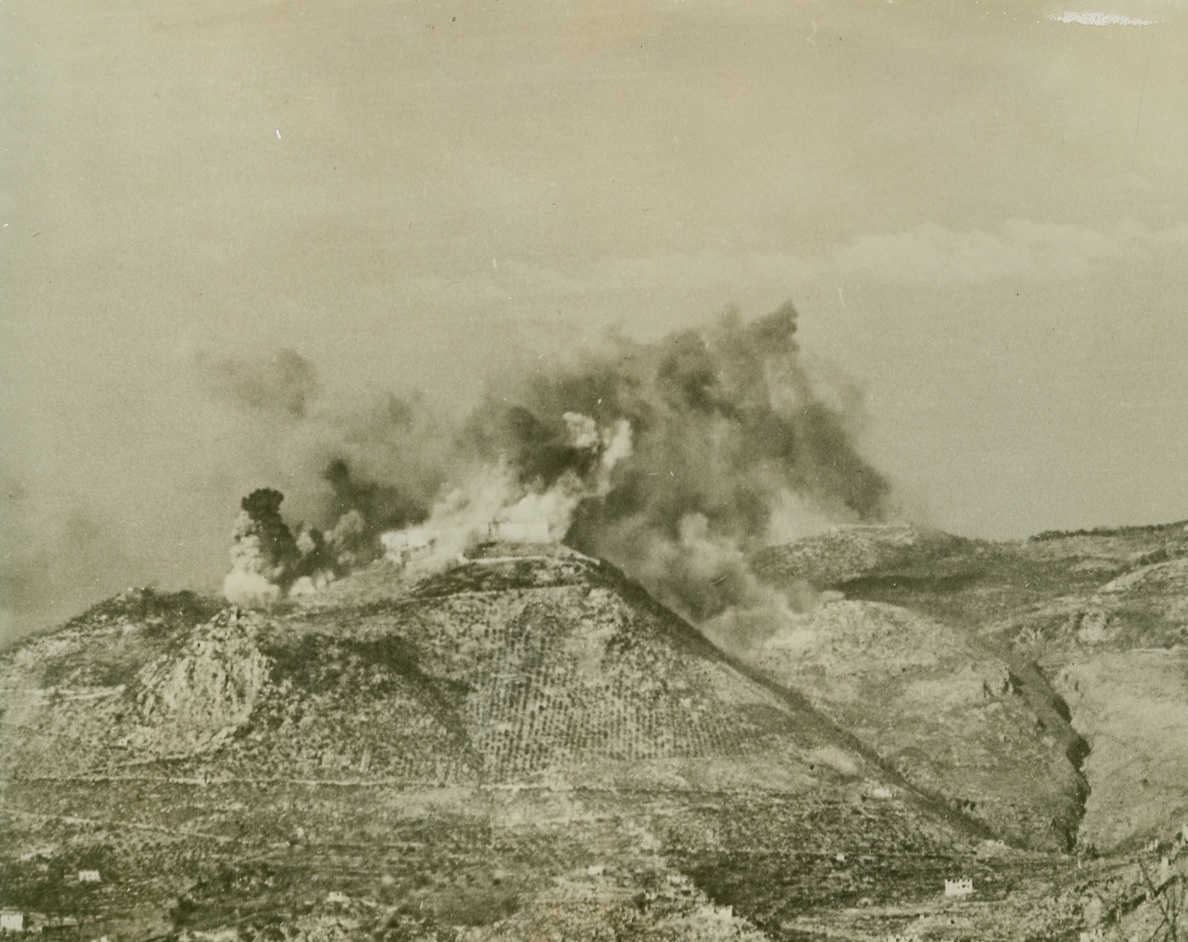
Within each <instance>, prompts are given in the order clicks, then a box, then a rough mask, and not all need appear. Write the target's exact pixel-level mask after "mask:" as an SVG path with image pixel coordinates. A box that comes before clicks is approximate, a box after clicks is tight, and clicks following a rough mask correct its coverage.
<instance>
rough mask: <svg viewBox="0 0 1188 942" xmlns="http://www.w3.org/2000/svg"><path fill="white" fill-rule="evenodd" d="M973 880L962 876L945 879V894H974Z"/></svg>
mask: <svg viewBox="0 0 1188 942" xmlns="http://www.w3.org/2000/svg"><path fill="white" fill-rule="evenodd" d="M973 891H974V885H973V880H972V879H970V878H969V877H962V878H961V879H960V880H946V881H945V896H970V895H972V894H973Z"/></svg>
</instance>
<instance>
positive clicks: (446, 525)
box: [380, 412, 631, 570]
mask: <svg viewBox="0 0 1188 942" xmlns="http://www.w3.org/2000/svg"><path fill="white" fill-rule="evenodd" d="M563 418H564V420H565V424H566V428H567V430H568V434H569V444H570V445H571V446H572V447H573V448H575V449H578V450H581V451H585V452H588V453H589V454H590V456H591V457H593V458H595V459H596V460H595V461H593V462H591V464H590V470H588V471H587V472H586V473H585V474H581V473H579V472H577V471H576V470H568V471H566V472H565V473H564V474H562V475H561V476H560V477H559V478H557V480H556V481H555V482H553V484H552V485H551V486H549V487H546V488H543V489H540V490H535V489H532V488H531V487H529V486H527V485H525V484H524V483H522V482H521V480H520V479H519V477H518V476H517V474H516V472H515V469H514V468H512V467H511V465H510V464H508V462H507V461H500V462H499V463H498V464H496V465H495V466H490V465H480V466H477V467H476V468H474V469H473V470H472V471H471V473H470V474H468V475H467V476H466V478H465V480H464V481H463V482H462V483H461V484H459V485H457V486H455V487H453V488H451V489H450V490H449V492H448V493H446V494H445V496H444V497H442V498H441V499H440V500H439V501H438V502H437V503H436V504H434V506H433V509H432V510H431V512H430V514H429V519H428V520H426V521H425V522H424V523H422V524H420V525H418V526H415V527H408V528H406V529H403V530H394V531H389V532H387V533H384V534H383V535H382V536H381V537H380V539H381V541H382V542H383V545H384V547H385V551H386V556H387V558H388V559H389V560H392V561H395V562H399V563H401V564H403V565H406V566H411V567H413V568H415V569H418V570H419V569H424V570H433V569H438V568H441V567H442V566H445V565H448V564H450V563H451V562H453V561H455V560H457V559H458V558H459V557H461V556H463V555H464V554H465V552H466V551H467V550H468V549H469V548H471V547H472V546H474V545H475V544H476V543H480V542H483V541H484V540H489V539H500V538H503V539H515V540H523V541H534V540H541V539H544V540H547V541H549V542H560V541H561V540H563V539H564V538H565V535H566V534H567V533H568V532H569V528H570V526H571V525H572V523H573V516H574V513H575V512H576V511H577V508H578V505H579V504H581V502H582V501H583V500H586V499H588V498H592V497H603V496H605V495H606V494H607V493H608V492H609V490H610V487H611V476H612V473H613V471H614V469H615V467H616V466H617V465H618V464H619V463H620V462H621V461H623V460H624V459H626V458H628V457H630V455H631V423H630V422H628V421H626V420H625V419H621V420H619V421H617V422H616V423H614V425H612V426H609V427H604V428H600V427H599V426H598V423H597V422H596V421H595V420H594V419H592V418H591V417H590V416H588V415H582V414H581V413H577V412H566V413H565V414H564V415H563Z"/></svg>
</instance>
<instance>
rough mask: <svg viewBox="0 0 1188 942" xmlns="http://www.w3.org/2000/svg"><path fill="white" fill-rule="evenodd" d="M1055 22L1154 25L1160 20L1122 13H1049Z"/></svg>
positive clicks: (1100, 24)
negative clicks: (1144, 18) (1139, 17)
mask: <svg viewBox="0 0 1188 942" xmlns="http://www.w3.org/2000/svg"><path fill="white" fill-rule="evenodd" d="M1046 18H1047V19H1049V20H1051V21H1052V22H1054V23H1069V24H1075V25H1077V26H1154V25H1155V24H1156V23H1158V22H1159V21H1158V20H1141V19H1138V18H1137V17H1133V16H1126V15H1125V14H1122V13H1096V12H1090V11H1084V12H1076V11H1073V10H1065V11H1064V12H1063V13H1049V14H1048V15H1047V17H1046Z"/></svg>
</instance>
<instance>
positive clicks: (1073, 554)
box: [756, 523, 1188, 853]
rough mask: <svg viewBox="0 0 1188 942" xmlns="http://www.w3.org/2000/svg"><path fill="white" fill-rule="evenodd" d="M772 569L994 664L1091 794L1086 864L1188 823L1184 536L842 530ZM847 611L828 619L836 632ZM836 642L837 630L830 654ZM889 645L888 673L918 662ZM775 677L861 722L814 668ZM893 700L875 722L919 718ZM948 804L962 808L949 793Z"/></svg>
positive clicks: (875, 651)
mask: <svg viewBox="0 0 1188 942" xmlns="http://www.w3.org/2000/svg"><path fill="white" fill-rule="evenodd" d="M756 565H757V568H759V569H760V570H761V571H763V572H764V573H765V575H766V576H767V578H769V579H771V580H773V581H776V582H777V583H778V582H780V581H781V580H783V581H784V582H787V581H789V580H792V579H795V578H801V579H803V580H804V581H805V582H808V583H810V584H811V585H813V586H815V587H816V588H817V589H818V590H820V591H823V592H826V593H829V597H830V598H840V597H844V598H845V599H846V600H847V602H846V603H845V604H846V605H848V606H861V607H862V609H863V612H864V616H863V617H865V618H876V619H877V618H887V617H890V615H891V612H892V611H894V612H896V615H895V619H897V620H898V623H899V624H900V626H901V627H902V625H904V624H907V623H909V622H910V623H911V624H913V625H914V626H915V627H916V630H917V631H919V630H920V626H921V625H922V624H924V622H922V621H920V619H927V623H928V624H930V625H931V626H932V628H931V633H932V635H933V636H934V637H931V638H928V639H925V638H923V637H921V638H919V639H918V640H919V643H920V644H921V645H922V646H923V649H924V650H927V651H929V652H936V653H939V652H940V651H942V650H943V646H942V645H941V644H940V643H939V642H938V640H937V638H936V637H935V636H936V635H937V634H938V633H939V634H943V635H945V636H946V637H948V638H950V639H956V640H955V643H958V644H960V645H963V646H965V647H967V648H968V649H969V650H971V651H979V652H981V653H980V655H978V656H980V657H981V659H982V662H983V663H985V664H986V665H987V666H988V667H989V666H990V665H993V664H994V660H995V658H997V659H998V661H999V662H1000V663H1001V664H1005V665H1006V666H1007V667H1008V669H1009V671H1010V673H1011V674H1012V675H1013V676H1014V677H1016V678H1018V682H1019V691H1020V693H1021V694H1022V696H1023V699H1026V700H1027V702H1028V705H1029V706H1030V708H1031V710H1032V712H1033V713H1034V714H1035V719H1036V722H1037V724H1042V726H1043V729H1042V730H1041V731H1040V733H1041V741H1045V742H1048V743H1049V744H1050V746H1051V747H1054V748H1057V749H1060V750H1062V751H1064V752H1065V753H1066V754H1067V756H1068V758H1069V759H1070V760H1072V761H1073V764H1074V765H1078V766H1079V767H1080V771H1081V773H1082V774H1083V775H1084V776H1085V778H1086V781H1087V785H1088V794H1087V796H1086V798H1085V807H1084V815H1083V818H1082V820H1081V821H1080V822H1079V824H1078V825H1077V827H1076V829H1075V831H1076V838H1077V841H1078V845H1079V846H1080V848H1081V849H1083V850H1087V851H1097V852H1103V853H1104V852H1112V851H1125V850H1127V849H1134V848H1136V847H1140V846H1144V845H1146V844H1148V843H1149V842H1151V841H1152V840H1155V839H1157V838H1158V837H1159V835H1161V834H1163V833H1165V832H1166V831H1167V829H1168V828H1169V827H1174V826H1175V825H1176V823H1177V822H1180V821H1183V820H1186V819H1188V787H1186V786H1185V782H1188V748H1185V746H1184V744H1185V743H1188V603H1186V601H1185V600H1186V599H1188V528H1186V526H1185V524H1184V523H1172V524H1165V525H1158V526H1147V527H1121V528H1112V529H1107V528H1102V529H1099V530H1093V531H1078V532H1069V533H1064V532H1049V533H1043V534H1040V535H1038V536H1036V537H1033V538H1032V539H1029V540H1025V541H1019V542H1006V543H990V542H985V541H974V540H963V539H958V538H955V537H946V536H944V535H941V534H935V533H928V532H927V531H913V530H912V529H911V528H894V527H891V528H856V529H855V530H847V529H845V528H842V529H838V530H836V531H833V532H832V533H828V534H825V535H823V536H820V537H816V538H814V539H813V540H811V541H806V542H805V543H801V544H794V545H793V546H791V547H774V548H771V549H768V550H765V551H763V552H762V553H761V554H759V556H758V557H757V562H756ZM889 606H893V607H894V608H893V609H892V608H889ZM831 608H832V606H825V607H824V608H823V609H821V610H820V614H819V615H815V616H814V618H815V619H816V620H817V621H824V622H828V621H830V620H836V619H833V616H832V615H831V614H830V609H831ZM835 633H836V629H827V630H825V631H824V632H823V633H822V634H820V635H819V636H818V638H817V641H818V643H823V640H824V638H825V636H826V635H828V636H830V637H832V636H833V634H835ZM880 638H882V639H883V640H882V641H880V642H878V643H877V644H876V645H875V646H874V647H872V648H868V649H867V657H868V659H869V660H870V661H871V662H872V663H875V662H877V661H878V659H879V658H880V657H887V658H890V659H891V660H890V661H889V662H888V663H895V662H896V661H895V659H896V658H900V657H901V654H902V652H904V651H906V652H910V651H911V649H912V648H913V646H914V643H913V642H908V641H907V636H906V635H904V634H903V633H902V631H901V630H897V631H888V632H885V633H883V634H882V635H880ZM843 643H844V642H843ZM849 655H850V656H849V658H848V659H847V668H846V669H848V670H857V669H858V668H857V666H856V665H857V664H858V663H859V662H860V660H861V657H862V655H861V653H859V652H855V651H852V650H851V651H850V652H849ZM987 658H988V659H989V660H987ZM769 660H770V657H769ZM967 663H970V664H974V663H977V661H976V660H975V659H974V658H972V657H971V658H969V659H968V660H967ZM913 670H915V668H912V667H909V668H908V674H911V673H912V671H913ZM774 674H775V675H776V676H781V677H783V678H784V679H785V680H787V681H789V682H798V683H799V686H800V688H801V689H802V690H803V691H804V692H805V693H806V694H808V695H809V697H810V700H812V701H813V702H814V703H815V704H817V705H819V706H821V707H822V708H823V709H825V710H826V712H827V713H829V715H831V716H834V718H835V719H839V721H841V722H844V723H848V724H852V723H854V722H855V721H856V719H857V718H856V717H854V716H847V715H843V714H842V713H841V712H839V710H838V709H833V710H830V709H828V708H827V707H828V704H827V703H826V701H827V700H828V699H829V697H830V696H833V695H835V694H836V690H837V689H838V688H832V689H833V690H834V691H835V694H831V693H830V692H829V690H828V689H824V688H823V689H821V690H816V688H814V685H813V683H812V682H811V677H810V676H809V675H808V674H807V673H806V669H805V667H800V668H798V669H797V670H795V671H793V670H791V669H788V668H785V669H784V671H783V672H782V673H781V671H780V670H778V669H777V670H774ZM950 676H951V677H952V678H953V680H954V682H956V678H957V675H956V674H951V675H950ZM824 686H825V687H827V686H828V685H824ZM877 689H878V688H877V687H874V686H868V687H865V688H864V690H865V692H866V698H865V700H864V702H863V704H861V705H860V707H859V709H861V710H864V712H865V713H866V714H867V715H868V716H880V715H890V716H894V715H896V711H898V710H900V709H901V708H902V706H903V704H902V702H901V701H900V700H899V699H898V692H897V690H896V689H895V688H894V686H892V687H891V688H890V689H888V690H886V691H885V692H884V693H883V694H881V695H879V694H877ZM884 711H889V712H887V713H884ZM852 728H854V729H855V731H856V727H855V726H852ZM900 738H903V737H902V736H901V737H900ZM909 738H910V737H909ZM881 742H882V743H883V744H884V745H883V746H881V747H880V754H883V755H885V756H888V757H891V758H893V756H892V753H893V752H894V750H895V749H896V748H897V744H896V739H895V737H884V738H882V740H881ZM1025 752H1026V750H1024V754H1025ZM1018 755H1020V753H1016V752H1015V750H1014V749H1012V750H1009V751H1004V754H1003V756H1002V757H1001V760H1000V761H1001V762H1002V776H1001V778H999V779H997V780H996V781H992V782H990V783H989V784H990V786H991V792H992V791H993V787H994V786H995V785H1004V786H1005V785H1007V784H1008V783H1010V782H1011V781H1012V778H1013V777H1015V776H1013V774H1012V771H1011V769H1012V767H1015V768H1016V770H1017V771H1019V770H1023V769H1025V767H1026V762H1025V761H1022V760H1020V761H1018V762H1016V761H1015V757H1016V756H1018ZM909 774H910V772H909ZM1015 778H1017V777H1015ZM942 779H943V777H942ZM1017 780H1018V781H1020V782H1022V781H1023V780H1022V779H1017ZM1055 780H1056V779H1055V778H1052V777H1049V778H1048V781H1049V783H1051V782H1054V781H1055ZM936 788H937V790H939V791H941V792H942V793H945V794H951V795H954V796H958V795H959V794H960V789H958V788H955V787H953V786H952V785H950V784H949V783H947V782H945V781H943V780H938V782H937V783H936ZM975 813H976V811H975Z"/></svg>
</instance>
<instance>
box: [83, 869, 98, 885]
mask: <svg viewBox="0 0 1188 942" xmlns="http://www.w3.org/2000/svg"><path fill="white" fill-rule="evenodd" d="M78 882H79V883H98V882H99V871H98V870H80V871H78Z"/></svg>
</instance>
